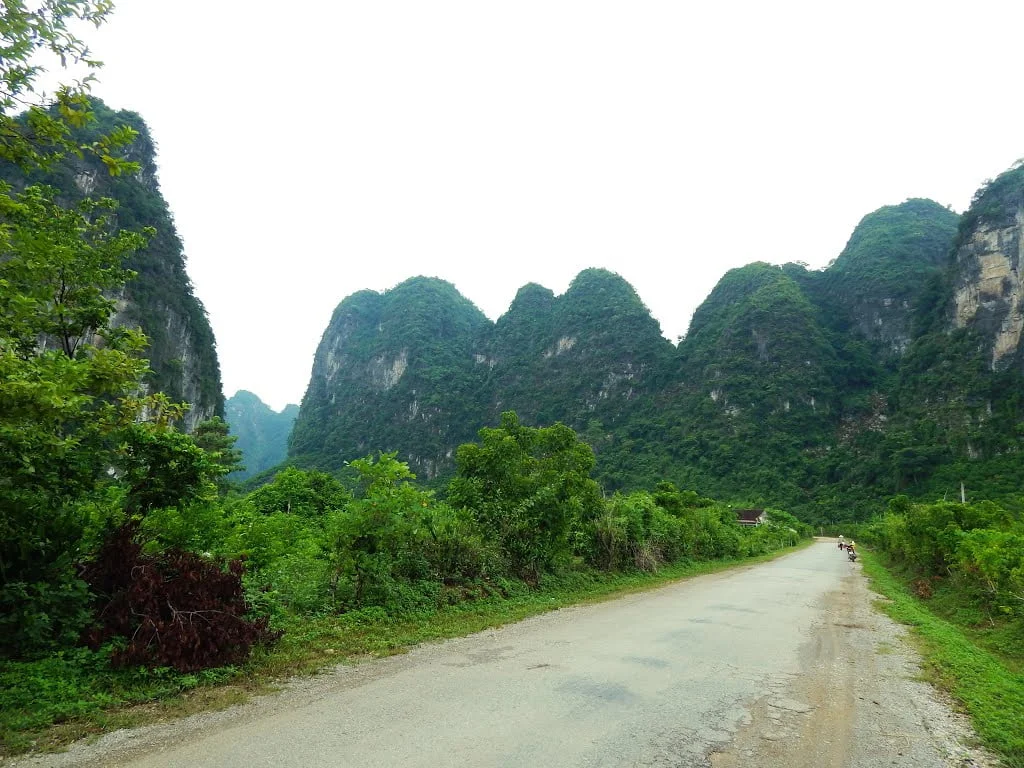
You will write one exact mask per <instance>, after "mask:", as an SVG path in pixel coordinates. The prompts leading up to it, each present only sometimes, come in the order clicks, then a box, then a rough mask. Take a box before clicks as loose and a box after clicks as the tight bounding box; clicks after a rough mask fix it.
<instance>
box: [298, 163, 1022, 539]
mask: <svg viewBox="0 0 1024 768" xmlns="http://www.w3.org/2000/svg"><path fill="white" fill-rule="evenodd" d="M1022 189H1024V180H1022V178H1021V172H1020V171H1019V170H1013V171H1011V172H1009V173H1008V174H1007V175H1004V176H1003V177H1000V178H999V179H997V180H996V181H994V182H992V183H991V184H990V185H989V186H988V187H986V189H984V190H982V191H981V192H979V195H978V197H977V198H976V200H975V203H974V206H973V207H972V209H971V210H970V211H969V212H968V213H967V214H966V215H965V217H964V219H963V222H966V225H965V224H964V223H963V222H961V220H960V217H958V216H957V215H956V214H955V213H953V212H952V211H950V210H948V209H946V208H944V207H942V206H941V205H938V204H937V203H934V202H932V201H930V200H921V199H914V200H908V201H906V202H904V203H901V204H899V205H892V206H886V207H884V208H881V209H879V210H877V211H875V212H873V213H871V214H868V215H867V216H865V217H864V218H863V219H862V221H861V222H860V224H859V225H858V227H857V228H856V230H855V231H854V232H853V234H852V235H851V237H850V240H849V242H848V243H847V246H846V248H845V249H844V250H843V252H842V253H841V254H839V256H838V257H837V258H836V259H835V260H834V261H833V262H832V263H831V264H830V265H829V266H828V267H827V268H826V269H824V270H820V271H811V270H808V269H807V268H806V267H805V266H804V265H800V264H787V265H784V266H782V267H778V266H773V265H770V264H765V263H754V264H750V265H748V266H746V267H743V268H741V269H734V270H732V271H730V272H729V273H728V274H726V275H725V276H724V277H723V278H722V280H721V281H720V282H719V284H718V285H717V286H716V287H715V289H714V290H713V291H712V293H711V294H710V295H709V296H708V298H707V300H706V301H705V302H704V303H703V304H702V305H701V306H700V308H699V309H698V310H697V311H696V312H695V314H694V316H693V320H692V323H691V326H690V329H689V332H688V333H687V335H686V337H685V338H684V339H683V340H682V341H681V342H680V344H679V346H678V347H676V348H673V346H672V345H671V344H670V343H669V342H668V341H666V340H665V339H664V338H663V337H662V336H661V333H660V329H659V327H658V324H657V322H656V321H655V320H654V319H653V318H652V317H651V315H650V313H649V312H648V311H647V309H646V307H644V305H643V303H642V301H641V300H640V298H639V297H638V296H637V295H636V293H635V291H634V290H633V289H632V287H631V286H629V284H628V283H626V282H625V281H624V280H622V278H621V277H619V276H617V275H614V274H612V273H610V272H607V271H605V270H601V269H589V270H585V271H584V272H582V273H580V275H579V276H577V278H576V279H575V280H574V281H573V283H572V284H571V286H570V287H569V289H568V290H567V291H566V293H565V294H563V295H561V296H556V295H554V294H553V293H552V292H551V291H550V290H548V289H547V288H544V287H542V286H539V285H536V284H529V285H526V286H524V287H523V288H521V289H520V291H519V293H518V294H517V296H516V298H515V300H514V301H513V302H512V305H511V306H510V307H509V310H508V312H507V313H506V314H505V315H503V316H502V317H501V318H499V319H498V321H497V322H496V323H493V324H492V323H490V322H488V321H487V320H486V319H485V318H483V316H482V315H481V314H480V313H479V311H477V310H476V309H475V307H472V305H471V304H469V302H468V301H466V300H465V299H464V298H462V297H461V296H459V295H458V294H457V292H455V289H454V288H452V287H451V286H450V285H448V284H446V283H441V282H440V281H431V280H428V279H426V278H415V279H413V280H410V281H407V282H406V283H403V284H402V285H401V286H399V287H398V288H396V289H394V290H393V291H390V292H387V293H385V294H383V295H380V294H376V293H371V292H364V293H361V294H356V295H354V296H352V297H349V298H348V299H346V300H345V301H344V302H342V304H341V305H340V306H339V308H338V310H337V312H336V313H335V317H334V319H333V320H332V323H331V326H330V327H329V328H328V331H327V332H326V333H325V335H324V339H323V341H322V343H321V347H320V350H319V351H318V353H317V361H318V362H317V365H316V366H315V370H314V375H313V378H312V380H311V382H310V388H309V391H308V392H307V395H306V400H304V402H303V406H302V410H301V412H300V416H299V420H298V424H297V427H296V433H295V436H294V437H293V442H292V447H291V455H292V457H293V458H294V459H295V460H297V461H299V462H300V463H308V464H313V465H316V466H318V467H325V468H337V467H340V466H341V465H342V463H343V462H345V461H350V460H352V459H353V458H356V457H358V456H360V455H364V454H366V453H368V452H370V451H374V450H385V451H390V450H397V451H398V452H399V454H400V456H401V457H402V458H406V459H409V460H410V461H411V462H412V463H413V465H414V467H418V469H419V470H420V471H421V473H424V470H425V474H426V476H427V477H443V476H445V475H446V474H447V473H449V472H450V471H451V468H452V457H451V450H452V449H453V448H454V447H455V446H456V445H457V444H458V442H459V441H461V440H465V439H467V438H468V437H470V436H471V434H472V432H473V431H475V430H476V429H477V428H479V427H481V426H484V425H487V424H494V423H497V420H498V418H499V415H500V413H501V412H502V411H503V410H509V409H511V410H515V411H516V412H517V413H518V414H519V416H520V418H521V419H522V420H523V421H524V423H528V424H549V423H552V422H555V421H562V422H564V423H566V424H568V425H570V426H572V427H573V428H574V429H576V430H578V431H579V432H580V434H581V435H582V436H584V438H585V439H586V440H587V441H588V442H589V443H590V444H591V445H592V446H593V447H594V449H595V452H596V453H597V466H596V469H595V475H596V476H597V477H598V479H599V480H600V481H601V483H602V484H603V485H604V487H605V489H606V490H618V489H630V488H636V487H644V486H648V485H650V484H651V483H653V482H656V481H658V480H660V479H664V478H667V479H670V480H672V481H674V482H676V483H677V484H678V485H680V486H683V487H687V488H692V489H695V490H697V491H699V492H701V493H709V494H714V495H718V496H725V497H728V498H733V499H736V500H742V501H745V502H750V503H764V504H779V505H786V506H788V507H790V508H793V509H797V510H800V511H801V512H802V513H803V514H804V515H805V516H806V517H807V518H808V519H815V520H830V519H851V518H859V517H863V516H865V515H868V514H870V513H871V511H872V510H873V509H875V508H877V505H878V504H879V503H880V499H882V498H884V497H885V496H887V495H891V494H892V493H895V492H905V493H910V494H917V495H923V496H928V495H940V496H941V495H942V494H946V495H947V496H948V495H949V494H950V493H953V492H954V491H956V492H959V491H958V489H959V483H960V481H961V480H964V481H965V482H966V483H967V484H968V485H969V486H972V487H974V488H976V489H979V492H980V491H981V489H982V488H984V489H988V490H991V491H992V492H993V493H999V492H1008V491H1009V490H1010V488H1011V486H1014V485H1015V483H1016V482H1017V481H1016V480H1014V479H1012V478H1014V477H1015V474H1014V473H1015V472H1016V471H1017V468H1018V465H1019V463H1020V462H1019V459H1018V457H1019V456H1020V455H1021V454H1022V453H1024V451H1021V450H1020V449H1021V445H1020V440H1021V433H1022V426H1021V424H1022V420H1021V413H1020V404H1019V403H1020V400H1021V394H1022V392H1024V389H1022V387H1021V386H1020V383H1019V382H1020V372H1021V362H1020V361H1021V353H1020V349H1021V344H1022V340H1021V328H1020V327H1019V326H1024V321H1022V322H1020V323H1017V318H1019V317H1024V314H1022V311H1021V307H1022V301H1024V300H1022V292H1021V291H1020V286H1019V282H1014V281H1015V280H1017V278H1016V275H1017V274H1019V270H1018V267H1019V266H1020V265H1016V266H1014V265H1015V262H1014V261H1013V259H1014V258H1015V257H1014V256H1013V254H1014V253H1018V252H1019V248H1018V249H1017V250H1016V251H1014V248H1017V245H1015V244H1019V243H1020V236H1021V233H1020V228H1021V224H1020V222H1021V221H1022V220H1024V212H1022V211H1024V206H1022V204H1021V200H1022V199H1024V194H1022ZM1010 209H1012V210H1010ZM1000 249H1002V250H1000ZM1011 252H1012V253H1011ZM1000 259H1002V261H1000ZM1004 262H1005V264H1004ZM1001 265H1002V266H1001ZM1004 267H1005V268H1004ZM993 275H995V276H996V277H997V278H998V280H996V279H995V278H993ZM441 286H443V289H442V288H441ZM997 294H998V295H997ZM442 295H443V297H444V298H443V301H441V300H440V298H441V296H442ZM425 307H432V310H431V311H430V312H429V313H428V314H429V316H430V321H429V322H427V321H426V319H425V318H424V317H423V314H422V310H423V308H425ZM456 308H458V312H456ZM460 313H461V314H460ZM456 315H458V316H459V317H463V318H464V319H463V320H462V321H461V322H452V321H449V322H447V323H445V322H441V323H440V326H439V325H438V322H439V321H440V320H441V318H444V317H451V318H454V317H455V316H456ZM1015 323H1017V325H1015ZM414 361H415V367H414ZM428 371H429V374H428V373H427V372H428ZM428 403H429V410H428V411H427V413H428V414H429V415H428V416H426V417H425V416H424V415H423V413H424V407H425V406H426V405H427V404H428ZM428 425H429V426H428ZM300 426H301V429H300ZM417 462H419V464H417Z"/></svg>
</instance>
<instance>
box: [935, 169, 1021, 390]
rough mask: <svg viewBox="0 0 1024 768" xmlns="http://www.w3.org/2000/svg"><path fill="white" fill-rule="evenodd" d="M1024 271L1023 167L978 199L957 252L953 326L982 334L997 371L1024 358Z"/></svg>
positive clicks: (998, 181)
mask: <svg viewBox="0 0 1024 768" xmlns="http://www.w3.org/2000/svg"><path fill="white" fill-rule="evenodd" d="M972 214H973V215H972ZM1022 270H1024V169H1021V168H1018V169H1014V170H1011V171H1009V172H1007V173H1006V174H1004V175H1003V176H1001V177H999V179H997V180H996V181H995V182H993V183H992V185H990V187H988V188H987V189H985V190H983V191H982V192H981V193H980V194H979V195H978V197H977V198H976V200H975V202H974V204H973V205H972V211H971V212H969V213H968V219H967V226H965V228H964V230H963V232H962V236H961V238H960V242H959V246H958V248H957V251H956V276H955V279H954V286H953V313H952V314H953V326H954V327H955V328H969V329H972V330H974V331H976V332H978V333H979V334H980V336H981V338H982V339H983V340H984V343H985V345H986V349H987V352H988V356H989V363H990V365H991V367H992V368H993V369H1003V368H1007V367H1014V366H1017V367H1020V365H1021V362H1022V360H1024V354H1022V353H1024V345H1022V332H1024V286H1022V284H1021V283H1022ZM1022 370H1024V369H1022Z"/></svg>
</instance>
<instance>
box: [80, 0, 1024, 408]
mask: <svg viewBox="0 0 1024 768" xmlns="http://www.w3.org/2000/svg"><path fill="white" fill-rule="evenodd" d="M1021 28H1024V4H1022V3H1020V2H1017V1H1016V0H1014V1H1012V2H1011V1H1007V2H999V3H995V2H978V0H972V1H971V2H969V3H968V2H966V1H965V2H960V3H946V2H936V1H935V0H931V1H930V2H905V1H903V0H887V1H886V2H864V1H863V0H857V1H856V2H853V1H852V0H847V1H846V2H822V1H821V0H816V1H815V2H808V3H803V2H801V3H797V2H788V1H785V0H778V1H776V2H763V0H762V1H759V2H702V3H687V2H681V1H680V0H676V1H674V2H643V1H642V0H634V1H633V2H614V3H612V2H600V1H599V0H586V1H585V2H562V1H560V0H543V1H541V2H533V1H532V0H518V1H517V2H501V3H498V2H488V1H487V0H467V1H466V2H449V1H448V0H431V1H429V2H425V1H424V0H409V1H402V2H398V1H391V2H389V1H387V0H361V1H360V2H345V1H340V0H339V1H336V2H326V1H324V2H293V3H288V4H282V3H279V2H260V1H258V0H173V2H172V0H117V10H116V11H115V13H114V15H113V16H112V18H111V21H110V23H109V24H108V25H106V26H105V27H104V28H102V29H101V30H99V31H98V32H96V31H90V32H89V33H88V34H87V39H88V40H89V41H90V42H91V44H92V48H93V51H94V53H95V54H96V55H97V56H98V57H99V58H100V59H102V60H104V61H105V63H106V66H105V68H104V69H103V70H102V71H101V73H100V84H99V85H98V86H96V88H95V89H94V93H95V94H96V95H98V96H100V97H101V98H103V99H105V100H106V101H107V102H108V103H109V104H110V105H111V106H113V107H116V108H125V109H131V110H135V111H137V112H139V113H140V114H141V115H142V116H143V118H144V119H145V120H146V122H147V123H148V124H149V126H150V129H151V131H152V133H153V135H154V138H155V139H156V141H157V143H158V146H159V157H158V162H159V166H160V183H161V186H162V190H163V193H164V196H165V197H166V199H167V201H168V203H169V204H170V207H171V210H172V212H173V213H174V217H175V220H176V223H177V227H178V230H179V233H180V235H181V236H182V239H183V240H184V243H185V249H186V255H187V258H188V272H189V274H190V275H191V277H192V281H193V283H194V285H195V290H196V294H197V295H198V296H199V298H200V299H201V300H202V301H203V303H204V304H205V305H206V309H207V311H208V312H209V315H210V320H211V322H212V324H213V330H214V332H215V334H216V337H217V348H218V353H219V356H220V363H221V370H222V373H223V379H224V391H225V394H226V395H228V396H230V395H231V394H233V393H234V392H235V391H236V390H237V389H249V390H251V391H253V392H255V393H257V394H258V395H259V396H260V397H261V398H263V399H264V400H265V401H266V402H268V403H269V404H270V405H272V406H273V407H274V408H278V409H279V408H281V407H283V406H284V405H285V404H286V403H288V402H299V400H300V398H301V397H302V395H303V393H304V391H305V388H306V384H307V382H308V378H309V372H310V367H311V365H312V361H313V353H314V351H315V349H316V346H317V344H318V342H319V340H320V337H321V335H322V333H323V331H324V329H325V327H326V325H327V322H328V320H329V319H330V316H331V312H332V311H333V309H334V307H335V306H336V305H337V304H338V302H340V301H341V300H342V299H343V298H344V297H345V296H347V295H349V294H351V293H353V292H354V291H357V290H361V289H364V288H372V289H376V290H383V289H386V288H389V287H391V286H393V285H395V284H396V283H398V282H400V281H401V280H404V279H405V278H407V277H411V276H413V275H419V274H422V275H431V276H437V277H441V278H444V279H446V280H449V281H451V282H452V283H454V284H455V285H456V286H457V287H458V289H459V290H460V291H461V292H462V293H463V294H464V295H465V296H467V297H468V298H469V299H471V300H472V301H473V302H475V303H476V304H477V306H479V307H480V308H481V309H482V310H483V311H484V312H485V313H486V314H487V315H488V316H489V317H491V318H492V319H495V318H497V317H498V316H499V315H501V314H502V313H503V312H504V311H505V310H506V309H507V308H508V305H509V303H510V302H511V300H512V298H513V297H514V295H515V293H516V290H517V289H518V288H519V287H520V286H522V285H523V284H525V283H527V282H537V283H541V284H542V285H545V286H547V287H549V288H551V289H553V290H554V291H555V292H557V293H561V292H563V291H564V290H565V289H566V287H567V286H568V284H569V281H570V280H571V279H572V277H573V276H574V275H575V274H576V273H577V272H579V271H580V270H581V269H584V268H586V267H590V266H595V267H605V268H607V269H610V270H613V271H615V272H618V273H619V274H621V275H622V276H623V277H624V278H626V279H627V280H628V281H629V282H630V283H632V285H633V286H634V287H635V288H636V290H637V292H638V293H639V294H640V297H641V298H642V299H643V301H644V302H645V303H646V304H647V306H648V307H649V308H650V309H651V311H652V313H653V314H654V316H655V317H656V318H657V319H658V320H659V321H660V322H661V327H662V330H663V332H664V334H665V335H666V336H667V337H669V338H670V339H673V340H675V339H676V338H677V337H678V336H680V335H681V334H683V333H685V331H686V327H687V325H688V323H689V319H690V316H691V314H692V313H693V311H694V309H695V308H696V307H697V305H698V304H699V303H700V302H701V301H702V300H703V299H704V298H705V297H706V296H707V294H708V292H709V291H710V290H711V289H712V288H713V287H714V285H715V283H716V282H717V281H718V279H719V278H720V277H721V276H722V275H723V274H724V273H725V272H726V271H727V270H728V269H730V268H733V267H737V266H741V265H743V264H746V263H749V262H751V261H755V260H764V261H770V262H774V263H784V262H787V261H805V262H807V263H808V264H809V265H810V266H812V267H815V268H817V267H823V266H824V265H825V264H827V263H828V262H829V261H830V260H831V259H833V258H834V257H835V256H836V255H837V254H838V253H839V251H840V250H842V248H843V245H844V244H845V242H846V240H847V238H848V237H849V235H850V233H851V231H852V230H853V228H854V226H856V224H857V222H858V221H859V220H860V218H861V217H862V216H864V215H865V214H866V213H868V212H870V211H872V210H874V209H876V208H878V207H880V206H882V205H888V204H893V203H899V202H901V201H903V200H905V199H906V198H908V197H930V198H933V199H934V200H937V201H938V202H940V203H942V204H945V205H952V206H953V207H954V208H955V209H956V210H958V211H962V210H963V209H964V208H965V207H966V206H967V204H968V203H969V201H970V198H971V196H972V194H973V193H974V191H975V190H976V189H977V187H978V186H979V184H981V182H982V181H984V180H985V179H986V178H990V177H992V176H994V175H996V174H998V173H999V172H1001V171H1002V170H1004V169H1005V168H1007V167H1008V166H1009V165H1011V164H1012V163H1013V162H1014V161H1015V160H1017V159H1018V158H1019V157H1021V156H1022V155H1024V121H1022V119H1021V118H1022V116H1024V115H1022V112H1024V101H1022V98H1021V90H1020V84H1021V62H1020V54H1019V50H1020V48H1019V44H1018V41H1017V37H1018V35H1017V32H1018V31H1019V30H1020V29H1021Z"/></svg>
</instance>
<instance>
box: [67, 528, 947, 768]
mask: <svg viewBox="0 0 1024 768" xmlns="http://www.w3.org/2000/svg"><path fill="white" fill-rule="evenodd" d="M863 582H864V579H863V577H862V576H861V575H860V572H859V565H856V564H851V563H849V562H848V561H847V560H846V558H845V557H843V556H842V555H841V554H840V553H839V552H838V551H837V550H836V547H835V545H834V544H832V543H825V542H821V543H817V544H815V545H814V546H812V547H810V548H808V549H805V550H802V551H799V552H796V553H794V554H791V555H788V556H786V557H783V558H781V559H778V560H775V561H773V562H770V563H766V564H763V565H757V566H749V567H744V568H740V569H736V570H733V571H728V572H724V573H720V574H716V575H712V576H705V577H700V578H696V579H692V580H689V581H685V582H679V583H676V584H673V585H670V586H667V587H665V588H661V589H658V590H655V591H652V592H646V593H642V594H636V595H630V596H627V597H624V598H621V599H618V600H614V601H609V602H605V603H600V604H596V605H590V606H584V607H579V608H570V609H563V610H560V611H556V612H553V613H551V614H547V615H544V616H539V617H536V618H534V619H530V620H527V621H524V622H520V623H518V624H515V625H511V626H508V627H504V628H501V629H497V630H491V631H487V632H483V633H480V634H477V635H474V636H471V637H467V638H461V639H458V640H452V641H447V642H444V643H439V644H433V645H428V646H422V647H419V648H417V649H414V650H413V651H411V652H410V653H408V654H406V655H403V656H400V657H394V658H390V659H383V660H379V661H372V662H367V663H364V664H360V665H358V666H356V667H341V668H339V669H337V670H336V671H334V672H332V673H331V674H329V675H326V676H322V677H320V678H316V679H314V681H312V682H308V681H307V682H306V683H301V682H300V683H297V684H296V687H295V689H294V690H291V691H286V692H285V693H284V694H281V695H280V696H277V697H266V698H265V699H263V700H262V703H260V704H257V705H255V706H250V707H248V708H242V709H241V710H240V711H238V712H235V713H229V714H228V715H217V716H204V717H205V718H206V719H204V717H200V718H199V719H196V720H193V721H192V722H186V723H184V724H176V725H174V726H167V727H165V730H164V731H159V732H157V733H156V734H155V735H154V733H152V732H151V733H149V734H148V735H147V734H146V733H143V734H141V735H127V736H126V735H123V734H122V735H121V736H116V737H114V739H113V740H112V741H111V742H110V743H107V744H105V745H104V744H102V743H101V745H100V746H99V747H97V748H91V749H90V750H86V751H82V752H73V753H71V755H69V756H66V758H65V759H67V760H70V761H71V763H70V764H82V765H86V764H104V765H132V766H149V767H152V766H240V767H242V766H244V767H245V768H252V767H253V766H303V767H304V768H308V767H310V766H339V767H349V766H351V767H353V768H355V767H357V766H358V767H359V768H368V767H371V766H403V767H407V768H416V767H419V766H422V767H423V768H427V767H428V766H429V767H430V768H436V766H487V767H490V766H494V767H495V768H497V767H499V766H501V767H502V768H518V767H520V766H521V767H523V768H526V767H527V766H528V767H529V768H537V767H538V766H592V767H595V768H596V767H598V766H601V767H602V768H603V767H606V766H607V767H611V766H708V765H712V764H713V765H715V766H730V765H751V764H752V765H759V766H768V765H779V766H786V767H787V768H795V766H798V765H809V766H811V765H813V766H821V765H837V766H838V765H844V766H845V765H850V766H854V765H855V766H874V765H878V766H883V765H884V766H890V765H907V766H911V765H912V766H942V765H953V764H956V765H959V764H960V763H959V762H957V763H954V762H950V761H952V760H953V759H954V758H953V757H951V756H950V755H951V754H952V752H953V751H955V750H956V749H958V747H957V745H956V740H955V738H953V737H952V736H948V734H949V733H952V732H953V730H955V728H956V727H959V726H958V725H957V724H956V723H955V722H953V720H950V718H953V716H952V715H950V714H949V713H948V710H946V709H945V708H944V707H942V705H941V704H940V703H936V702H935V701H934V700H933V698H934V697H932V694H931V693H930V690H929V689H927V687H926V686H923V685H922V684H920V683H915V682H913V681H912V680H910V679H909V677H910V674H911V673H912V671H913V670H912V659H910V658H909V657H906V652H905V651H904V650H902V649H900V648H898V647H897V646H899V645H900V641H899V640H898V639H897V635H898V630H896V629H895V628H894V627H892V626H891V625H890V624H888V623H887V622H888V620H887V619H882V618H880V617H878V616H877V614H874V613H873V612H872V611H871V610H870V608H869V607H868V601H869V595H868V593H867V592H866V590H865V588H864V584H863ZM880 637H881V638H885V639H884V640H880V639H879V638H880ZM879 643H882V644H883V645H886V646H891V647H887V648H883V647H881V646H880V645H879ZM880 664H881V665H882V666H881V667H880V666H879V665H880ZM885 665H889V667H886V666H885ZM883 688H884V689H885V690H884V691H882V690H881V689H883ZM862 689H864V690H867V691H868V694H867V698H866V697H865V696H863V695H861V694H862V693H863V692H864V690H862ZM880 691H881V692H880ZM883 694H884V695H883ZM268 702H269V703H268ZM862 710H863V711H862ZM947 721H948V722H947ZM936 734H938V735H936ZM959 735H960V737H962V736H963V734H959ZM955 759H957V760H959V759H962V756H961V757H957V758H955ZM64 764H69V763H64Z"/></svg>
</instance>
